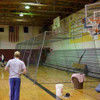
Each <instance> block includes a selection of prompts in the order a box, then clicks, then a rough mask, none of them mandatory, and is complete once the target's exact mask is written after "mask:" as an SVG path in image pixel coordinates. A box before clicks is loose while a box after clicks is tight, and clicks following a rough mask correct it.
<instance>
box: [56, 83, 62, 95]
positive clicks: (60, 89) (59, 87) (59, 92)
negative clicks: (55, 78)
mask: <svg viewBox="0 0 100 100" xmlns="http://www.w3.org/2000/svg"><path fill="white" fill-rule="evenodd" d="M62 95H63V84H56V96H62Z"/></svg>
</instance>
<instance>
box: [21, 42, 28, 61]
mask: <svg viewBox="0 0 100 100" xmlns="http://www.w3.org/2000/svg"><path fill="white" fill-rule="evenodd" d="M28 42H29V40H28V41H27V42H26V48H27V45H28ZM26 48H25V51H24V54H23V58H22V60H24V56H25V52H26Z"/></svg>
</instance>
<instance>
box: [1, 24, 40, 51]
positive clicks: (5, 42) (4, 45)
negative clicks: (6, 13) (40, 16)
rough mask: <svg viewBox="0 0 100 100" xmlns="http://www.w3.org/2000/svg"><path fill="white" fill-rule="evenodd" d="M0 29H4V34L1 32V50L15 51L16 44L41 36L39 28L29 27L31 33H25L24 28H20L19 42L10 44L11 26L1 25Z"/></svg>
mask: <svg viewBox="0 0 100 100" xmlns="http://www.w3.org/2000/svg"><path fill="white" fill-rule="evenodd" d="M0 27H1V28H4V32H0V49H15V46H16V43H18V42H22V41H24V40H27V39H30V38H32V37H33V36H35V35H37V34H39V27H36V26H29V27H28V29H29V33H24V31H23V26H19V41H18V42H9V26H8V25H0Z"/></svg>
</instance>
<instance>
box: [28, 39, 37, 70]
mask: <svg viewBox="0 0 100 100" xmlns="http://www.w3.org/2000/svg"><path fill="white" fill-rule="evenodd" d="M34 41H35V39H33V42H32V43H33V44H34ZM33 44H32V47H31V50H30V52H29V56H28V59H27V69H28V68H29V61H30V58H31V54H32V50H33V46H34V45H33Z"/></svg>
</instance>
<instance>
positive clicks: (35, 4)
mask: <svg viewBox="0 0 100 100" xmlns="http://www.w3.org/2000/svg"><path fill="white" fill-rule="evenodd" d="M22 4H24V5H30V6H45V5H44V4H40V3H22Z"/></svg>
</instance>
